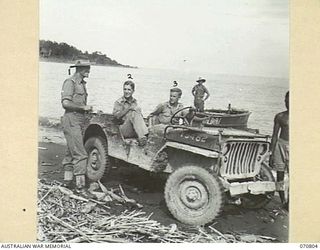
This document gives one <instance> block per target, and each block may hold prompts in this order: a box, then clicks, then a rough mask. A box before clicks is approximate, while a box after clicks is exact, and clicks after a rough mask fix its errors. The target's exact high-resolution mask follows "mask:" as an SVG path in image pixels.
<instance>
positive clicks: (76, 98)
mask: <svg viewBox="0 0 320 250" xmlns="http://www.w3.org/2000/svg"><path fill="white" fill-rule="evenodd" d="M87 97H88V93H87V89H86V82H85V81H84V80H81V78H79V77H77V75H73V76H71V77H70V78H68V79H67V80H65V81H64V83H63V86H62V91H61V102H62V101H63V100H70V101H72V102H73V103H76V104H79V105H87Z"/></svg>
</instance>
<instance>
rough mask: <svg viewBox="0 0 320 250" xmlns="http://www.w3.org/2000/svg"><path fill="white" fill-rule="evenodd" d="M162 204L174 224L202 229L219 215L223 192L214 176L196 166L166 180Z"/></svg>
mask: <svg viewBox="0 0 320 250" xmlns="http://www.w3.org/2000/svg"><path fill="white" fill-rule="evenodd" d="M165 200H166V204H167V207H168V209H169V211H170V212H171V214H172V215H173V216H174V217H175V218H176V219H177V220H179V221H181V222H183V223H185V224H190V225H204V224H207V223H209V222H211V221H212V220H213V219H214V218H215V217H216V216H218V214H219V213H220V211H221V209H222V207H223V204H224V192H223V189H222V185H221V183H220V181H219V179H218V178H217V177H216V176H214V175H213V174H210V173H209V172H208V171H207V170H205V169H203V168H200V167H197V166H185V167H182V168H179V169H177V170H176V171H174V172H173V173H172V174H171V175H170V176H169V178H168V180H167V183H166V186H165Z"/></svg>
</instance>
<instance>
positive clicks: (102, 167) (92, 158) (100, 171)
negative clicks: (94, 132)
mask: <svg viewBox="0 0 320 250" xmlns="http://www.w3.org/2000/svg"><path fill="white" fill-rule="evenodd" d="M84 147H85V149H86V151H87V153H88V162H87V177H88V179H89V180H90V181H98V180H100V179H101V178H102V177H103V176H105V175H107V173H108V172H109V169H110V164H109V157H108V146H107V143H106V141H105V140H104V139H103V138H102V137H101V136H93V137H90V138H89V139H88V140H87V141H86V142H85V144H84Z"/></svg>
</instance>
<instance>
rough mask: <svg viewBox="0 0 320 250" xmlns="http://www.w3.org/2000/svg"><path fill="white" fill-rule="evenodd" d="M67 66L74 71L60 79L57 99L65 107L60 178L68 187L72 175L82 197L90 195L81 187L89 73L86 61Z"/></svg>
mask: <svg viewBox="0 0 320 250" xmlns="http://www.w3.org/2000/svg"><path fill="white" fill-rule="evenodd" d="M70 68H75V69H76V72H75V73H74V74H73V75H72V76H71V77H70V78H68V79H66V80H65V81H64V83H63V86H62V91H61V103H62V107H63V108H64V109H65V113H64V115H63V117H62V120H61V124H62V127H63V132H64V135H65V138H66V141H67V151H66V156H65V158H64V159H63V161H62V165H63V168H64V182H65V184H66V186H68V187H71V185H72V181H73V177H74V176H75V181H76V191H77V192H78V193H79V194H81V195H83V196H85V197H88V198H92V194H91V193H89V192H88V190H87V189H86V188H85V174H86V169H87V158H88V155H87V152H86V150H85V148H84V145H83V135H82V126H83V124H84V121H85V113H86V112H89V111H91V110H92V106H89V105H87V96H88V94H87V89H86V82H85V81H84V78H87V77H88V76H89V73H90V62H89V61H84V60H78V61H77V62H76V63H75V65H72V66H70ZM69 74H70V69H69Z"/></svg>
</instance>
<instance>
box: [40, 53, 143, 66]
mask: <svg viewBox="0 0 320 250" xmlns="http://www.w3.org/2000/svg"><path fill="white" fill-rule="evenodd" d="M39 62H54V63H66V64H74V60H66V59H60V58H44V57H41V56H39ZM92 66H103V67H115V68H130V69H138V67H137V66H130V65H122V64H118V65H111V64H96V63H95V64H92Z"/></svg>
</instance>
